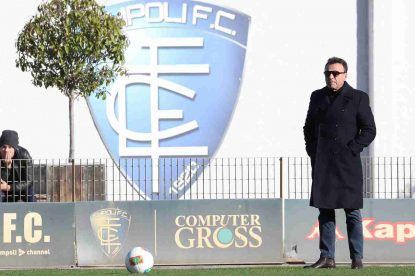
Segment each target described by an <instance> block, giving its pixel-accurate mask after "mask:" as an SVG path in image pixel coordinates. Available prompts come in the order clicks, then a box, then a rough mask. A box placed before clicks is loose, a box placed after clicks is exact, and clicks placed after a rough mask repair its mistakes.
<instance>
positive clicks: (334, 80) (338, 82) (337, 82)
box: [324, 63, 347, 91]
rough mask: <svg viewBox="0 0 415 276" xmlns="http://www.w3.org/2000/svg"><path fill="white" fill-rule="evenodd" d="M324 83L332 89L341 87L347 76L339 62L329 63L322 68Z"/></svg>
mask: <svg viewBox="0 0 415 276" xmlns="http://www.w3.org/2000/svg"><path fill="white" fill-rule="evenodd" d="M324 76H325V79H326V85H327V87H328V88H330V89H331V90H333V91H338V90H339V89H340V88H342V87H343V84H344V81H345V80H346V78H347V73H346V72H344V68H343V65H342V64H341V63H334V64H329V65H327V66H326V68H325V70H324Z"/></svg>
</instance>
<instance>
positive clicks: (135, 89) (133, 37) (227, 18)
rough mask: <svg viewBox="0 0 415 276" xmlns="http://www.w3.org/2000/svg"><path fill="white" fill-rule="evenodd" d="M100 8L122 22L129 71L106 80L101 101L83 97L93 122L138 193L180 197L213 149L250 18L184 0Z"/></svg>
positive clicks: (236, 80) (227, 112)
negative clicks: (105, 92)
mask: <svg viewBox="0 0 415 276" xmlns="http://www.w3.org/2000/svg"><path fill="white" fill-rule="evenodd" d="M106 9H107V11H108V12H110V13H112V14H121V16H122V17H123V18H124V19H125V21H126V23H127V26H126V27H125V33H126V34H127V36H128V38H129V40H130V45H129V47H128V49H127V51H126V68H127V71H128V74H127V76H125V77H120V78H118V79H117V80H116V81H115V82H114V83H113V84H112V86H111V87H110V91H111V92H110V95H108V97H107V99H106V100H105V101H102V100H98V99H96V98H94V97H90V98H88V106H89V109H90V112H91V114H92V117H93V119H94V122H95V125H96V126H97V129H98V131H99V133H100V136H101V139H102V140H103V142H104V144H105V146H106V148H107V149H108V151H109V153H110V155H111V157H112V158H113V159H114V161H115V162H117V164H118V166H119V168H120V169H121V171H122V173H123V174H124V175H125V176H126V177H127V178H128V179H129V183H130V185H132V186H133V187H134V189H135V191H137V193H138V194H140V195H142V196H143V197H145V198H147V199H153V198H156V199H167V198H177V197H180V195H183V194H184V193H185V192H186V191H187V190H188V189H189V188H190V187H191V185H192V183H193V182H194V181H195V180H196V179H197V177H198V176H199V175H200V174H201V173H202V172H203V170H204V168H205V165H207V164H208V163H209V158H211V157H213V156H214V154H215V152H216V150H217V149H218V146H219V144H220V143H221V140H222V138H223V137H224V134H225V132H226V129H227V127H228V125H229V122H230V120H231V117H232V114H233V111H234V108H235V105H236V101H237V98H238V94H239V89H240V86H241V82H242V72H243V67H244V62H245V53H246V45H247V36H248V28H249V21H250V18H249V17H248V16H247V15H245V14H242V13H240V12H237V11H234V10H230V9H226V8H222V7H219V6H215V5H211V4H207V3H203V2H196V1H186V0H184V1H178V0H168V1H126V2H123V3H121V4H117V5H112V6H107V7H106ZM149 183H151V185H150V186H151V187H150V188H149ZM155 195H156V196H155Z"/></svg>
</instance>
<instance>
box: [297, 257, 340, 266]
mask: <svg viewBox="0 0 415 276" xmlns="http://www.w3.org/2000/svg"><path fill="white" fill-rule="evenodd" d="M304 268H336V262H335V261H334V259H331V258H326V257H320V259H318V261H317V262H315V263H314V264H312V265H306V266H305V267H304Z"/></svg>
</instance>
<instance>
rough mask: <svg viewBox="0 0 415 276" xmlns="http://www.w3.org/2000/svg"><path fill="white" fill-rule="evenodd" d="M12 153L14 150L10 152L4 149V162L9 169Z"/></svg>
mask: <svg viewBox="0 0 415 276" xmlns="http://www.w3.org/2000/svg"><path fill="white" fill-rule="evenodd" d="M13 155H14V152H13V153H12V152H11V151H6V156H5V157H4V162H5V163H6V166H7V168H9V169H10V168H11V167H12V162H13V160H12V159H13Z"/></svg>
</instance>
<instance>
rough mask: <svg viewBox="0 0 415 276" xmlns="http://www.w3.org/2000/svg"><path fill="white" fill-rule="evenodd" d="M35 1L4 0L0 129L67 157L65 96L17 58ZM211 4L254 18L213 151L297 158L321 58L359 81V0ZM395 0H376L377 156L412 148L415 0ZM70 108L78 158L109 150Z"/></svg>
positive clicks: (42, 153)
mask: <svg viewBox="0 0 415 276" xmlns="http://www.w3.org/2000/svg"><path fill="white" fill-rule="evenodd" d="M40 2H41V1H39V0H32V1H27V0H14V1H9V2H7V4H4V5H5V12H4V13H3V14H2V16H1V17H0V28H1V29H0V35H1V41H0V60H1V66H0V118H1V119H0V129H6V128H11V129H16V130H17V131H19V133H20V137H21V138H20V141H21V144H22V145H24V146H26V147H27V148H28V149H29V150H30V151H31V153H32V155H33V157H34V158H65V157H67V155H68V150H69V146H68V144H69V131H68V103H67V99H66V98H65V97H64V96H63V95H61V94H60V93H59V92H58V91H56V90H54V89H48V90H45V89H43V88H35V87H34V86H33V85H32V84H31V81H30V74H29V73H23V72H21V71H20V70H19V69H17V68H16V67H15V62H14V59H15V57H16V53H15V52H16V51H15V48H14V43H15V40H16V38H17V34H18V31H19V30H20V29H21V28H22V27H23V25H24V23H25V22H26V21H27V20H28V19H29V18H30V16H31V15H33V14H34V13H35V11H36V7H37V5H38V4H39V3H40ZM113 2H114V1H101V3H113ZM208 2H210V3H215V4H217V5H219V6H224V7H228V8H233V9H236V10H239V11H242V12H244V13H246V14H248V15H250V16H251V19H252V21H251V26H250V31H249V32H250V34H249V39H248V48H247V58H246V65H245V73H244V79H243V84H242V89H241V94H240V97H239V102H238V105H237V107H236V110H235V113H234V117H233V120H232V122H231V125H230V127H229V130H228V132H227V134H226V137H225V139H224V140H223V143H222V145H221V147H220V149H219V151H218V153H217V156H280V155H283V156H304V155H305V151H304V142H303V135H302V126H303V123H304V119H305V115H306V111H307V107H308V101H309V96H310V93H311V92H312V91H313V90H315V89H318V88H321V87H322V86H324V78H323V74H322V72H323V69H324V68H323V67H324V64H325V61H326V60H327V58H328V57H331V56H334V55H336V56H340V57H343V58H344V59H346V60H347V61H348V63H349V67H350V69H349V74H348V75H349V83H350V84H351V85H352V86H355V85H356V66H357V65H358V62H359V61H357V38H356V29H357V26H356V17H357V15H356V2H355V1H346V0H314V1H309V0H295V1H267V0H262V1H252V0H238V1H233V0H210V1H208ZM380 2H381V3H380ZM393 2H394V4H393V5H392V4H391V3H392V1H379V2H376V4H375V41H374V42H375V53H374V57H375V97H376V98H375V100H374V105H375V116H376V121H377V124H378V129H379V131H378V137H377V138H376V146H375V155H409V154H412V153H413V152H414V149H415V145H413V143H412V144H411V143H410V141H411V138H412V137H411V135H410V134H411V133H413V130H412V128H410V126H411V123H412V122H413V115H414V114H413V113H414V112H415V111H413V108H412V107H411V101H410V100H411V99H414V97H415V95H414V93H413V86H412V85H411V82H410V78H411V75H412V72H414V70H411V69H414V65H413V63H411V60H414V59H413V57H414V52H413V51H412V52H411V51H410V49H413V48H414V46H415V42H414V41H415V40H414V38H413V36H412V37H411V36H410V35H409V33H410V27H411V26H414V23H415V22H414V21H415V19H414V18H413V17H412V18H411V17H410V16H409V15H410V14H411V13H413V12H414V11H415V10H414V3H412V2H411V1H403V0H401V1H396V0H394V1H393ZM392 30H393V32H392ZM411 93H412V94H411ZM390 95H394V96H393V98H392V99H391V98H387V97H389V96H390ZM386 111H387V112H386ZM76 112H77V114H76V122H75V127H76V156H77V157H78V158H88V157H104V158H105V157H108V156H109V155H108V154H107V153H106V150H105V147H104V146H103V144H102V142H101V140H100V138H99V135H98V133H97V131H96V130H95V127H94V125H93V122H92V119H91V117H90V115H89V111H88V109H87V106H86V104H85V101H84V100H83V99H82V100H80V101H79V102H78V103H77V106H76ZM390 114H393V116H390ZM399 120H402V121H401V122H400V124H399V125H398V124H397V122H398V121H399ZM388 130H389V131H388ZM392 141H394V143H391V142H392Z"/></svg>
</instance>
